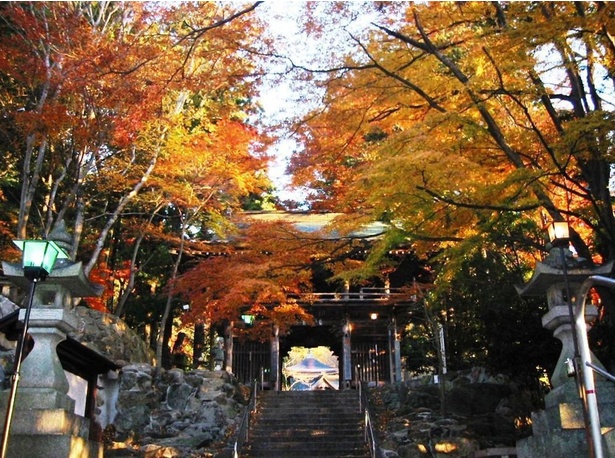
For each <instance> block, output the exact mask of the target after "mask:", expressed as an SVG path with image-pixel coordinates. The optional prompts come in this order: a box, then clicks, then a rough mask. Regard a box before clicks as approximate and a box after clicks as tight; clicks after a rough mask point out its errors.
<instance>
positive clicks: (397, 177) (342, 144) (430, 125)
mask: <svg viewBox="0 0 615 458" xmlns="http://www.w3.org/2000/svg"><path fill="white" fill-rule="evenodd" d="M376 6H377V8H379V9H380V10H381V11H380V13H385V14H381V15H380V16H377V17H376V18H375V19H374V21H373V22H372V24H371V26H370V30H369V34H367V33H366V34H363V35H358V34H350V35H349V38H350V40H352V41H353V42H354V43H355V49H354V50H353V52H352V53H350V54H348V55H347V56H345V59H344V60H343V61H341V60H340V61H338V63H337V65H335V66H329V67H327V68H322V67H321V68H320V69H318V75H323V74H327V75H328V76H327V77H326V78H323V77H322V76H320V85H321V86H322V88H323V90H324V91H325V94H326V95H325V97H324V101H325V103H326V106H325V108H323V109H319V110H318V111H315V112H313V113H312V114H311V115H310V116H309V117H308V119H307V121H305V122H303V123H302V124H300V125H299V126H298V127H297V129H298V130H299V131H300V132H301V133H302V138H303V140H304V142H305V145H306V146H305V148H304V149H303V150H302V151H301V152H300V153H298V154H297V155H296V156H295V158H294V163H293V166H292V169H293V170H296V171H297V172H298V174H297V178H298V179H300V180H301V181H302V182H303V184H308V185H309V184H311V185H313V187H314V188H316V189H321V190H322V191H323V192H322V193H321V194H319V196H318V197H319V198H321V199H322V198H326V199H328V200H329V202H332V203H333V204H335V205H340V204H341V203H345V205H346V207H347V208H353V209H356V210H357V211H359V212H362V213H364V214H366V215H367V217H368V218H372V219H386V220H389V221H395V224H396V226H397V227H399V228H402V229H403V230H404V231H405V232H406V233H407V234H408V235H409V236H410V237H412V239H413V240H417V241H420V240H424V241H428V242H430V243H429V245H428V248H430V249H433V248H434V244H439V245H437V246H443V245H441V243H442V242H447V243H449V244H450V243H459V242H462V241H471V240H479V238H476V239H475V238H473V236H474V235H477V234H481V233H482V234H486V233H489V232H490V231H491V230H492V228H493V227H495V226H496V225H497V224H499V223H498V222H499V221H500V219H501V217H502V215H504V214H511V215H519V216H520V217H527V218H530V219H533V220H534V221H535V223H536V225H538V226H540V225H541V224H542V223H543V221H542V220H543V219H544V218H548V219H555V220H562V219H567V220H570V221H571V222H572V223H573V226H574V227H577V228H579V230H580V231H581V230H583V229H585V230H586V233H587V234H588V236H587V237H584V238H581V237H579V236H578V235H575V238H574V244H575V247H576V248H577V251H578V252H579V253H580V254H581V255H582V256H584V257H586V258H590V259H591V258H592V253H594V254H595V255H597V256H598V258H599V259H600V258H601V259H602V260H606V259H613V258H615V251H614V250H615V244H614V243H613V242H614V241H615V220H614V219H613V208H612V199H611V197H610V190H609V186H608V185H609V178H610V174H611V164H612V152H613V142H612V139H613V128H612V120H613V111H612V106H613V105H612V103H613V100H612V94H613V82H614V81H613V61H614V59H615V47H614V46H613V44H614V41H613V37H612V34H611V32H610V30H612V29H613V20H614V19H613V17H614V15H613V7H612V6H611V4H609V3H603V2H575V3H566V2H561V3H560V2H541V3H529V2H515V3H499V2H491V3H483V2H464V3H456V2H435V3H430V4H420V3H394V4H378V5H376ZM330 13H331V14H330V15H329V16H328V18H329V19H328V20H330V21H332V22H337V23H342V22H344V21H343V19H340V17H338V16H335V15H336V14H337V15H343V14H346V17H348V16H350V15H349V14H348V11H344V10H342V11H341V12H340V10H339V5H337V6H336V9H333V8H331V11H330ZM376 13H378V12H376ZM331 17H334V19H330V18H331ZM302 70H305V69H302ZM312 70H315V69H314V68H312ZM307 73H308V74H309V73H310V72H307ZM311 73H312V74H313V72H311ZM333 164H335V166H333ZM514 235H515V236H517V237H518V236H519V235H522V234H514Z"/></svg>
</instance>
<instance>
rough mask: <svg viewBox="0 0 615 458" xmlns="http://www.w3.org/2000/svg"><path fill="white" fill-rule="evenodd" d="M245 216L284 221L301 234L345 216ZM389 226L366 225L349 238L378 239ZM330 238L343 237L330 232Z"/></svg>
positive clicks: (301, 213) (305, 213)
mask: <svg viewBox="0 0 615 458" xmlns="http://www.w3.org/2000/svg"><path fill="white" fill-rule="evenodd" d="M243 215H244V216H246V217H247V218H249V219H252V220H256V221H264V222H275V221H284V222H287V223H290V224H292V225H293V226H295V227H296V228H297V230H299V231H301V232H307V233H310V232H318V231H324V230H326V229H327V226H329V225H330V224H331V223H332V222H333V220H334V219H335V218H337V217H340V216H342V215H343V213H311V212H284V211H273V212H265V211H263V212H244V213H243ZM387 229H388V226H387V225H386V224H384V223H381V222H379V221H376V222H373V223H370V224H368V225H365V226H364V227H362V228H361V229H359V230H357V231H353V232H351V233H350V234H349V235H348V236H347V237H351V238H371V237H378V236H380V235H382V234H384V233H385V232H386V230H387ZM327 236H328V237H329V238H339V237H341V235H340V234H339V233H337V232H336V231H330V232H328V235H327Z"/></svg>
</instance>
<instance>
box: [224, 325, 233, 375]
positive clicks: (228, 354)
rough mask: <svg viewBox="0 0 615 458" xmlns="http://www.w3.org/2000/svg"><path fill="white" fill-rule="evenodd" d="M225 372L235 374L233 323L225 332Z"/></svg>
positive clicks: (227, 326)
mask: <svg viewBox="0 0 615 458" xmlns="http://www.w3.org/2000/svg"><path fill="white" fill-rule="evenodd" d="M224 370H225V371H226V372H228V373H229V374H232V373H233V322H232V321H231V322H230V323H229V324H227V325H226V329H225V330H224Z"/></svg>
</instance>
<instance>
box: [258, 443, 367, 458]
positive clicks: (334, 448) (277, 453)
mask: <svg viewBox="0 0 615 458" xmlns="http://www.w3.org/2000/svg"><path fill="white" fill-rule="evenodd" d="M248 453H249V455H248V456H250V457H268V458H282V457H292V458H306V457H308V456H327V457H342V456H348V457H362V458H365V457H366V456H369V451H368V450H367V448H366V447H364V446H357V445H356V444H351V443H343V442H342V443H339V444H336V443H330V444H326V445H325V446H323V445H308V444H305V443H296V442H286V443H278V444H258V445H254V446H252V447H250V449H249V452H248Z"/></svg>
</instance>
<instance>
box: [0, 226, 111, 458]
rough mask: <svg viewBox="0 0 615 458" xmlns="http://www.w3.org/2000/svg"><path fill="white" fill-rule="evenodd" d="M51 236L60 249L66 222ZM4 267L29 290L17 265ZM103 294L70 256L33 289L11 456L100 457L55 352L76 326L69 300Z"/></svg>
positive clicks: (1, 397) (99, 446)
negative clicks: (69, 394) (26, 350)
mask: <svg viewBox="0 0 615 458" xmlns="http://www.w3.org/2000/svg"><path fill="white" fill-rule="evenodd" d="M49 239H50V240H53V241H54V242H56V244H57V245H58V246H60V247H61V248H63V249H64V250H67V248H68V247H69V246H70V240H71V238H70V235H69V234H68V233H67V232H66V230H65V227H64V224H61V225H60V227H59V228H58V229H57V230H56V231H54V232H53V233H52V234H51V235H50V237H49ZM2 266H3V270H4V275H5V276H6V277H7V279H8V280H9V281H10V282H11V283H13V284H15V285H17V286H19V287H20V288H22V289H23V290H25V291H27V290H28V288H29V280H28V279H27V278H26V277H25V276H24V270H23V268H22V266H21V265H18V264H12V263H7V262H3V263H2ZM101 293H102V286H99V285H94V284H92V283H90V282H89V281H88V279H87V278H86V276H85V273H84V271H83V268H82V265H81V263H80V262H74V261H73V260H71V259H59V260H57V261H56V264H55V266H54V269H53V271H52V272H51V273H50V275H49V276H48V277H47V278H46V280H45V281H44V282H41V283H40V284H38V285H37V287H36V290H35V292H33V297H32V306H31V312H30V317H29V326H28V334H29V336H30V339H31V341H32V342H33V344H32V345H31V350H30V352H29V353H28V354H27V356H26V357H25V359H23V363H22V365H21V376H20V379H21V381H20V384H19V389H18V391H17V396H16V402H15V415H14V417H15V418H14V421H13V423H12V428H11V434H10V440H9V443H8V456H9V457H18V456H26V455H27V456H28V457H48V456H79V457H83V458H86V457H95V456H96V457H99V456H102V444H100V443H97V442H93V441H90V440H89V437H90V431H89V428H90V422H89V420H88V419H86V418H84V417H82V416H80V415H78V414H76V413H75V412H74V410H75V401H74V400H73V399H72V398H71V397H69V396H68V391H69V388H70V385H69V382H68V379H67V377H66V375H65V373H64V369H63V367H62V363H61V361H60V359H59V357H58V352H57V347H58V344H60V343H61V342H63V341H64V340H66V338H67V335H68V334H69V333H72V332H75V331H76V330H77V329H78V328H79V326H80V324H79V323H80V321H79V318H78V317H77V315H76V314H74V313H73V310H72V308H73V307H72V304H73V299H74V298H79V297H90V296H98V295H100V294H101ZM23 311H24V309H21V310H20V312H21V313H20V319H23V318H22V315H23ZM0 400H1V401H2V402H3V406H4V405H6V402H7V401H6V392H2V393H0Z"/></svg>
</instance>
